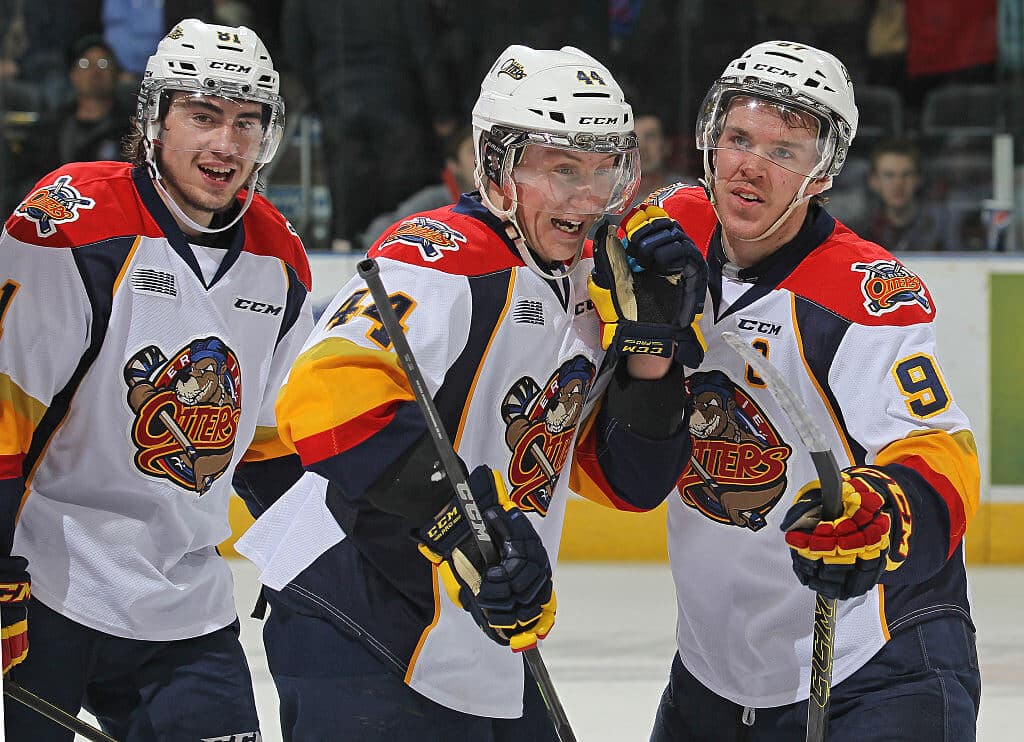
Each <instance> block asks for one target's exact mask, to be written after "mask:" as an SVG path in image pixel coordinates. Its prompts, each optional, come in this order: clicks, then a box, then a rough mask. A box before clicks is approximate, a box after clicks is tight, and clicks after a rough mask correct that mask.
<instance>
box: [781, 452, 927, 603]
mask: <svg viewBox="0 0 1024 742" xmlns="http://www.w3.org/2000/svg"><path fill="white" fill-rule="evenodd" d="M842 478H843V489H842V498H843V511H842V513H840V515H839V517H838V518H836V519H835V520H833V521H822V520H821V486H820V484H819V482H818V481H817V480H815V481H814V482H811V483H810V484H808V485H807V486H806V487H804V488H803V489H802V490H801V491H800V493H799V494H798V495H797V498H796V502H795V503H794V504H793V506H792V507H791V508H790V509H789V511H788V512H787V513H786V517H785V518H784V519H783V521H782V530H783V531H785V532H786V543H787V544H789V548H790V550H791V551H790V554H791V556H792V557H793V571H794V572H796V576H797V578H799V580H800V582H801V583H803V584H804V585H807V586H808V587H809V588H811V589H812V590H814V591H815V592H817V593H819V594H821V595H823V596H825V597H827V598H838V599H840V600H845V599H847V598H855V597H857V596H858V595H863V594H864V593H866V592H868V591H869V590H871V589H872V588H873V587H874V586H875V585H876V584H878V581H879V580H880V579H881V578H882V575H883V573H884V572H885V571H887V570H888V571H892V570H895V569H897V568H898V567H899V566H900V565H901V564H902V563H903V560H904V559H906V557H907V550H908V546H909V540H910V527H911V520H910V507H909V504H908V502H907V496H906V494H904V492H903V488H902V487H900V485H899V484H898V483H897V482H896V480H895V479H893V478H892V477H891V476H889V475H888V474H887V473H886V472H885V471H883V470H882V469H879V468H877V467H873V466H853V467H850V468H848V469H844V470H843V472H842Z"/></svg>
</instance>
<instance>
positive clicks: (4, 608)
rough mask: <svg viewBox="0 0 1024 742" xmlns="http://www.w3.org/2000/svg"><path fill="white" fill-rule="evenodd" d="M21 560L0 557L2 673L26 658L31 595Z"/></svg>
mask: <svg viewBox="0 0 1024 742" xmlns="http://www.w3.org/2000/svg"><path fill="white" fill-rule="evenodd" d="M27 567H28V560H27V559H25V557H18V556H16V557H0V624H2V625H0V643H2V644H3V652H2V654H3V673H4V674H5V675H6V674H7V671H8V670H10V669H11V668H12V667H14V666H15V665H17V664H18V663H20V662H21V661H22V660H24V659H25V657H26V656H27V655H28V598H29V595H31V593H32V587H31V584H32V583H31V580H30V579H29V576H28V572H26V571H25V570H26V568H27Z"/></svg>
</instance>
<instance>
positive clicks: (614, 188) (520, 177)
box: [503, 143, 640, 217]
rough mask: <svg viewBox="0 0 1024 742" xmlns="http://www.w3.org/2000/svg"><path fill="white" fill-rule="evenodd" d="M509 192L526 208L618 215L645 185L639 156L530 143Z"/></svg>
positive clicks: (521, 154)
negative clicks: (641, 178)
mask: <svg viewBox="0 0 1024 742" xmlns="http://www.w3.org/2000/svg"><path fill="white" fill-rule="evenodd" d="M509 162H516V163H517V164H516V165H514V166H513V167H511V172H510V173H509V177H506V178H504V179H503V183H505V184H506V188H508V189H513V190H514V192H512V193H506V195H508V196H509V197H510V198H513V199H514V200H516V201H517V202H518V203H519V204H520V205H521V206H524V207H526V208H529V209H532V210H536V211H541V212H546V213H550V214H555V215H558V214H564V215H567V216H570V215H575V216H580V217H588V216H600V215H601V214H605V213H612V214H618V213H621V212H622V211H624V210H625V209H626V207H627V206H629V204H630V202H631V201H632V200H633V197H634V196H635V194H636V188H637V184H638V181H639V174H640V173H639V158H638V157H637V154H636V152H635V151H634V152H622V153H612V152H607V153H605V152H583V151H580V150H575V149H568V148H562V147H554V146H550V145H545V144H533V143H528V144H525V145H524V146H523V147H522V148H521V150H520V151H518V152H515V153H513V157H512V158H510V159H509Z"/></svg>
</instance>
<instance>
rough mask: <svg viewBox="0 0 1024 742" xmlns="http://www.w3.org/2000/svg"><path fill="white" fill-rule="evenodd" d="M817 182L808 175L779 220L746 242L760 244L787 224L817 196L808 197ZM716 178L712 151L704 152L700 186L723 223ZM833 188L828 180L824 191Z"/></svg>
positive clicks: (812, 176) (830, 180) (812, 175)
mask: <svg viewBox="0 0 1024 742" xmlns="http://www.w3.org/2000/svg"><path fill="white" fill-rule="evenodd" d="M814 180H816V178H815V177H814V174H813V173H812V174H811V175H807V176H805V177H804V182H803V183H801V184H800V189H799V190H798V191H797V192H796V193H795V194H794V195H793V199H792V200H791V201H790V202H789V206H787V207H786V210H785V211H783V212H782V214H781V215H780V216H779V218H778V219H776V220H775V221H774V222H772V224H771V226H769V227H768V228H767V229H766V230H765V231H763V232H762V233H761V234H759V235H758V236H757V237H753V238H751V239H749V240H745V241H746V242H760V241H761V240H764V239H767V238H769V237H771V236H772V235H773V234H775V232H776V231H777V230H778V229H779V227H781V226H782V225H783V224H785V223H786V220H787V219H788V218H789V215H790V214H792V213H793V212H794V211H795V210H796V209H797V208H798V207H799V206H800V204H802V203H805V202H807V201H810V200H811V199H812V198H814V196H815V195H817V194H811V195H807V194H806V191H807V187H808V186H809V185H810V184H811V182H812V181H814ZM714 183H715V177H714V171H713V170H712V169H711V150H707V149H706V150H704V178H703V179H701V180H700V184H701V185H702V186H704V191H705V192H706V193H707V194H708V200H709V201H711V208H712V209H714V210H715V216H716V217H718V221H719V223H721V221H722V215H721V214H720V213H719V212H718V199H717V198H716V197H715V189H714ZM831 186H832V178H829V179H828V183H827V184H826V186H825V187H824V188H822V189H821V190H822V191H826V190H828V189H829V188H830V187H831Z"/></svg>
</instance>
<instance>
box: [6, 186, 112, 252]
mask: <svg viewBox="0 0 1024 742" xmlns="http://www.w3.org/2000/svg"><path fill="white" fill-rule="evenodd" d="M95 205H96V201H95V200H94V199H91V198H87V197H86V196H83V195H82V194H81V193H80V192H79V190H78V189H77V188H75V187H74V186H72V185H71V176H70V175H61V176H60V177H59V178H57V180H55V181H54V182H53V183H51V184H50V185H46V186H43V187H42V188H40V189H39V190H37V191H36V192H35V193H33V194H32V195H31V196H29V197H28V198H26V199H25V200H24V201H22V202H21V205H20V206H18V208H17V209H15V210H14V213H15V214H18V215H20V216H24V217H25V218H26V219H28V220H29V221H30V222H34V223H35V225H36V234H38V235H39V236H40V237H49V236H50V235H51V234H53V233H54V232H56V231H57V227H56V226H55V225H56V224H61V223H63V222H73V221H75V220H77V219H78V210H79V209H91V208H92V207H93V206H95Z"/></svg>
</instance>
